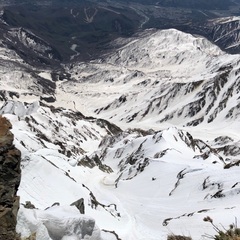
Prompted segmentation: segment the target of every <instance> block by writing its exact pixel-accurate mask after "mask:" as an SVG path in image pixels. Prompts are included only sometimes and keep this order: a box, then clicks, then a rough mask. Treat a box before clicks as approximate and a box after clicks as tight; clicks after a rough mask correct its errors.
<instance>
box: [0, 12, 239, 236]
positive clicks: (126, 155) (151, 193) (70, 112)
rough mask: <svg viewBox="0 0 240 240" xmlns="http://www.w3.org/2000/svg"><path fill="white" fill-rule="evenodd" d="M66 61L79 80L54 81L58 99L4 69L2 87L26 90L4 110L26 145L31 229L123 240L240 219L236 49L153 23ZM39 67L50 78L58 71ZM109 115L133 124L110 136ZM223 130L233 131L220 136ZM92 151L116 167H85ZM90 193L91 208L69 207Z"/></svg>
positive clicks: (26, 220) (23, 228) (23, 189)
mask: <svg viewBox="0 0 240 240" xmlns="http://www.w3.org/2000/svg"><path fill="white" fill-rule="evenodd" d="M72 13H73V11H72ZM25 37H26V36H25ZM26 44H27V43H26ZM28 44H30V45H34V44H35V43H34V42H31V41H30V42H28ZM176 44H177V45H176ZM73 48H75V46H73ZM73 50H74V49H73ZM16 61H17V60H16ZM65 70H66V72H69V73H70V74H71V76H72V80H69V81H67V80H64V81H59V82H57V89H56V92H55V97H56V102H54V103H53V106H51V107H49V106H48V105H47V104H42V103H39V98H40V96H42V91H43V89H41V88H38V87H39V86H38V85H36V84H37V81H36V79H35V78H34V77H33V76H31V74H30V73H27V72H22V70H21V69H18V71H17V70H15V71H13V72H12V73H9V72H8V71H7V68H4V70H2V72H3V73H2V75H1V88H2V89H4V90H6V91H7V92H8V91H16V92H18V93H19V94H20V96H19V97H18V98H17V97H15V98H17V99H13V98H12V99H11V101H6V102H3V103H2V108H1V110H0V112H1V114H4V115H5V116H6V117H7V118H8V119H10V121H11V122H12V125H13V128H12V132H13V133H14V136H15V140H14V144H15V145H16V147H17V148H19V149H20V150H21V152H22V162H21V168H22V179H21V184H20V187H19V190H18V194H19V196H20V201H21V207H20V211H19V214H18V225H17V231H18V232H20V233H21V234H22V237H27V236H29V235H30V234H32V233H36V236H37V240H51V239H52V240H55V239H91V240H100V239H102V240H113V239H114V240H116V236H115V235H114V233H112V231H114V232H115V234H117V235H118V236H119V238H120V239H122V240H146V239H148V240H159V239H166V237H167V235H168V234H171V233H174V234H181V235H190V236H192V238H193V239H194V240H195V239H196V240H198V239H199V240H200V239H206V238H205V237H204V234H206V233H208V234H214V232H213V229H212V227H211V225H210V224H209V223H206V222H203V218H204V217H206V216H210V217H211V218H213V220H214V222H215V223H216V224H222V225H223V226H224V227H227V226H228V225H229V224H231V223H232V222H234V221H235V219H234V218H235V216H238V215H239V214H240V204H239V202H240V201H239V196H240V195H239V193H240V188H239V174H240V170H239V167H238V166H232V167H230V168H226V164H230V163H234V162H235V161H237V160H239V151H238V149H239V147H240V143H239V137H240V135H239V117H238V116H239V114H240V113H239V111H238V108H239V105H238V104H239V97H240V96H239V94H240V93H239V87H238V86H239V77H240V73H239V71H238V70H239V55H234V56H232V55H228V54H226V53H224V52H222V51H221V50H220V49H219V48H218V47H216V46H215V45H213V44H212V43H210V42H208V41H207V40H206V39H204V38H202V37H196V36H192V35H190V34H185V33H181V32H179V31H177V30H174V29H170V30H164V31H155V30H152V31H149V32H148V33H145V34H143V35H140V36H139V37H138V38H136V39H133V40H132V41H131V42H129V43H128V44H127V45H125V46H124V47H122V48H121V49H118V50H117V52H116V53H113V54H111V55H109V56H107V57H106V58H104V59H101V60H99V61H92V62H91V63H88V64H87V63H78V64H74V65H73V68H71V69H68V67H66V69H65ZM37 73H38V75H39V76H40V77H42V78H45V79H47V80H52V79H51V72H50V71H43V70H38V71H37ZM21 74H23V75H21ZM15 79H17V80H15ZM36 86H38V87H36ZM201 99H202V100H201ZM24 102H25V103H24ZM26 102H27V103H26ZM203 102H204V103H203ZM199 106H201V109H200V110H199V111H197V109H198V107H199ZM209 106H212V107H211V108H209ZM208 108H209V110H208ZM195 110H196V113H195ZM78 111H79V112H78ZM80 112H81V113H82V114H84V115H85V116H89V117H85V116H84V115H82V114H81V113H80ZM230 113H231V114H230ZM227 115H229V117H228V118H227ZM211 116H214V117H213V121H212V122H210V121H209V119H210V117H211ZM94 117H95V118H97V119H95V118H94ZM201 117H203V120H202V122H200V123H199V124H198V125H196V126H194V125H189V124H188V123H189V122H191V121H193V120H197V119H199V118H201ZM100 118H102V119H106V120H108V121H109V122H112V123H114V124H116V125H118V126H120V127H121V128H122V129H123V130H124V131H123V132H121V131H118V132H117V133H109V132H108V130H109V126H106V127H104V126H103V124H102V125H101V124H98V121H100V120H99V119H100ZM138 128H139V129H138ZM148 129H154V130H150V131H147V130H148ZM220 136H228V137H231V138H232V139H231V141H224V140H220V144H218V142H216V141H215V139H216V138H217V137H220ZM231 149H234V151H231ZM94 156H95V157H96V156H97V157H98V158H97V159H99V160H100V162H101V163H102V164H105V165H107V166H109V168H111V169H112V172H111V171H109V172H107V171H102V170H101V166H98V165H97V164H96V165H94V166H92V167H91V168H90V167H87V166H85V165H84V164H83V165H80V164H79V163H80V162H81V160H82V159H83V158H84V157H85V158H86V157H88V159H90V160H91V161H93V162H94V159H96V158H94ZM91 161H90V162H91ZM81 198H82V199H83V201H84V207H85V214H80V213H79V210H78V209H77V208H76V207H73V206H70V205H71V203H73V202H75V201H76V200H78V199H81ZM26 201H31V203H32V204H34V205H35V207H36V209H26V208H25V207H24V206H23V205H24V204H25V202H26ZM54 203H55V204H56V203H57V205H59V206H53V205H54ZM85 223H87V227H86V229H85V225H84V224H85ZM83 226H84V227H83ZM89 228H90V230H91V231H92V232H91V234H90V233H89V234H85V233H83V232H84V231H85V230H86V231H89ZM84 229H85V230H84Z"/></svg>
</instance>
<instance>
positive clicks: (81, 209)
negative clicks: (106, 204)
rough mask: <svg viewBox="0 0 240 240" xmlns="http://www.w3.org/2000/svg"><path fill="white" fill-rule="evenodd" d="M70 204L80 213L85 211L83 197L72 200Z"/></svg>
mask: <svg viewBox="0 0 240 240" xmlns="http://www.w3.org/2000/svg"><path fill="white" fill-rule="evenodd" d="M70 206H75V207H76V208H77V209H78V210H79V212H80V213H81V214H84V213H85V206H84V199H83V198H80V199H79V200H77V201H76V202H73V203H72V204H71V205H70Z"/></svg>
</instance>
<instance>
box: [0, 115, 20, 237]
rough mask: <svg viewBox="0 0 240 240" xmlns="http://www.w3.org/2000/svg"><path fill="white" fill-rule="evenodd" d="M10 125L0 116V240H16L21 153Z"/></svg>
mask: <svg viewBox="0 0 240 240" xmlns="http://www.w3.org/2000/svg"><path fill="white" fill-rule="evenodd" d="M11 127H12V125H11V123H10V122H9V121H8V120H7V119H6V118H5V117H2V116H0V176H1V177H0V240H15V239H18V236H17V234H16V231H15V228H16V222H17V220H16V219H17V212H18V208H19V197H17V196H16V192H17V190H18V186H19V184H20V178H21V170H20V159H21V153H20V151H19V150H18V149H16V148H15V146H14V145H13V138H14V136H13V134H12V133H11V132H10V129H11Z"/></svg>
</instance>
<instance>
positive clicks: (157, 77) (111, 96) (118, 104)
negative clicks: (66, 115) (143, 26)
mask: <svg viewBox="0 0 240 240" xmlns="http://www.w3.org/2000/svg"><path fill="white" fill-rule="evenodd" d="M238 69H239V56H238V55H228V54H226V53H224V52H222V51H221V50H220V49H219V48H217V47H216V46H214V45H213V44H212V43H210V42H209V41H207V40H206V39H204V38H202V37H198V36H192V35H190V34H185V33H182V32H179V31H177V30H174V29H171V30H164V31H157V32H155V31H153V30H151V31H149V32H147V33H145V34H143V35H142V36H140V37H139V38H136V39H135V40H133V41H132V42H130V43H128V44H127V45H126V46H124V47H122V48H121V49H119V50H118V51H117V52H116V53H114V54H112V55H111V56H109V57H107V58H106V59H104V60H101V61H98V62H93V63H92V64H87V65H86V64H79V65H76V66H74V67H73V68H72V69H71V70H70V72H71V74H72V77H73V78H75V79H76V80H75V81H66V82H63V83H61V84H60V85H59V86H58V91H59V94H58V95H57V99H58V103H59V102H61V104H63V101H64V99H63V96H69V95H72V94H74V95H75V96H76V98H75V103H76V106H77V109H79V110H80V111H82V112H85V113H86V114H88V115H91V114H93V112H94V113H95V114H97V115H99V116H101V117H104V118H106V119H111V121H113V122H115V123H117V124H120V125H121V126H122V127H123V128H124V126H125V125H126V123H128V124H127V125H126V126H130V125H131V126H140V127H143V128H151V127H156V128H159V126H161V125H162V124H165V123H167V124H173V125H178V126H195V125H198V124H200V123H201V124H202V125H203V126H204V127H206V126H210V124H209V123H213V124H212V125H214V126H216V124H215V123H222V122H224V124H225V126H226V125H229V122H231V123H232V122H234V121H235V120H236V119H237V118H238V114H239V111H238V104H239V101H238V98H239V71H238ZM79 89H80V91H79ZM68 99H69V98H68ZM83 99H85V101H83ZM99 99H101V100H99ZM86 100H87V101H86ZM67 106H69V107H71V105H70V104H68V105H67ZM148 123H149V124H151V127H149V126H148ZM211 127H212V126H211Z"/></svg>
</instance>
